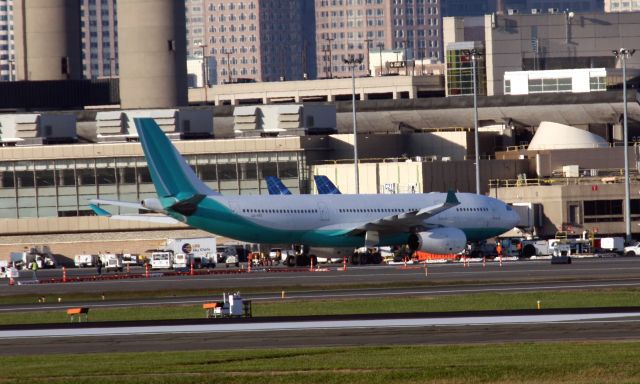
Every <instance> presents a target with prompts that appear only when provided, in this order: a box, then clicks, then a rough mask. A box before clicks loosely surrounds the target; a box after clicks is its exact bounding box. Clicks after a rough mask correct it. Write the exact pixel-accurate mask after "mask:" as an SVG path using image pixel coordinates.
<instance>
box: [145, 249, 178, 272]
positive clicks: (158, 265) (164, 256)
mask: <svg viewBox="0 0 640 384" xmlns="http://www.w3.org/2000/svg"><path fill="white" fill-rule="evenodd" d="M149 262H150V263H151V269H171V268H173V252H172V251H156V252H152V253H151V257H150V258H149Z"/></svg>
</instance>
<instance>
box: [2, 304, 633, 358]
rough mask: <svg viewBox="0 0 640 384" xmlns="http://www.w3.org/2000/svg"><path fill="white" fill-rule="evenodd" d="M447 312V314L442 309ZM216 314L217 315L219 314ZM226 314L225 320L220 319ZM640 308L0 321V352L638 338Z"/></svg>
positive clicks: (128, 350) (87, 351)
mask: <svg viewBox="0 0 640 384" xmlns="http://www.w3.org/2000/svg"><path fill="white" fill-rule="evenodd" d="M445 315H446V316H445ZM221 320H222V321H221ZM225 320H227V321H225ZM638 337H640V308H637V307H635V308H629V309H625V310H607V309H582V310H548V311H504V312H498V311H492V312H480V313H473V312H472V313H456V314H454V315H453V316H452V315H451V314H396V315H365V316H322V317H317V318H314V317H307V318H281V319H278V318H270V319H229V320H228V319H208V320H192V321H188V322H175V321H173V322H147V323H145V324H143V323H139V325H135V324H126V323H116V324H104V326H101V327H96V324H90V323H89V324H88V323H84V324H80V325H78V324H73V325H71V324H62V325H55V326H51V325H50V326H30V327H29V326H25V327H1V328H0V354H5V355H6V354H12V355H15V354H48V353H96V352H144V351H158V350H165V351H166V350H175V351H178V350H199V349H233V348H276V347H281V348H282V347H322V346H346V345H420V344H458V343H463V344H467V343H503V342H530V341H552V340H574V341H576V340H590V341H594V340H637V339H638Z"/></svg>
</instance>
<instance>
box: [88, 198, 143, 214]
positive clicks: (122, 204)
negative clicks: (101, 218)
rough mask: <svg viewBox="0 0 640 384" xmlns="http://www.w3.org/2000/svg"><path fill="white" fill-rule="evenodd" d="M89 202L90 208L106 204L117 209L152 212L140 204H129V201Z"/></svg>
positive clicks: (99, 200)
mask: <svg viewBox="0 0 640 384" xmlns="http://www.w3.org/2000/svg"><path fill="white" fill-rule="evenodd" d="M89 202H90V203H91V204H89V206H90V207H91V205H99V204H104V205H115V206H117V207H125V208H133V209H145V210H150V209H149V208H147V207H145V206H144V205H142V204H140V203H132V202H129V201H118V200H103V199H91V200H89ZM91 209H93V208H91ZM94 211H95V210H94Z"/></svg>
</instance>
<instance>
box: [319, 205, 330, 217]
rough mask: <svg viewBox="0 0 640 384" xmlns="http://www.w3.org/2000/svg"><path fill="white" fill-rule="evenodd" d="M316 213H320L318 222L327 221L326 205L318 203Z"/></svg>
mask: <svg viewBox="0 0 640 384" xmlns="http://www.w3.org/2000/svg"><path fill="white" fill-rule="evenodd" d="M318 212H320V220H322V221H329V209H328V208H327V204H325V203H324V202H322V201H321V202H319V203H318Z"/></svg>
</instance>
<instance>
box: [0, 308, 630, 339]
mask: <svg viewBox="0 0 640 384" xmlns="http://www.w3.org/2000/svg"><path fill="white" fill-rule="evenodd" d="M637 316H640V312H630V313H594V314H565V315H539V316H531V315H525V316H487V317H473V318H469V317H450V318H421V319H420V318H418V319H378V320H338V321H300V322H293V321H287V322H277V323H239V324H219V323H218V324H216V323H212V324H203V325H175V326H142V327H118V328H98V327H96V328H74V329H36V330H12V331H0V339H21V338H51V337H86V336H117V335H120V336H126V335H154V334H181V333H203V332H210V333H220V332H259V331H281V330H311V329H347V328H349V329H361V328H397V327H407V328H415V327H427V326H463V325H464V326H473V325H492V324H495V325H506V324H546V323H558V322H577V321H585V320H605V319H621V318H628V317H637ZM633 321H637V320H633Z"/></svg>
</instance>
